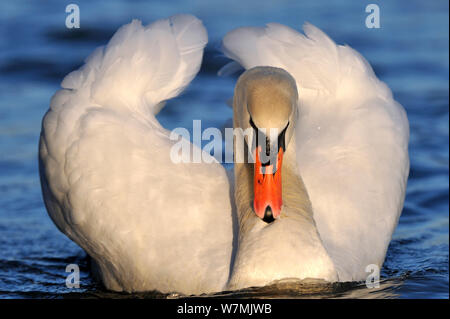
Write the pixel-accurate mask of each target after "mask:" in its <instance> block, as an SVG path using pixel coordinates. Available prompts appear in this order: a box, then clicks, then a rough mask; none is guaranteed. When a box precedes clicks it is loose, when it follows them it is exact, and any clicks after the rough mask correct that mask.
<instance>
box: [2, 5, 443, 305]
mask: <svg viewBox="0 0 450 319" xmlns="http://www.w3.org/2000/svg"><path fill="white" fill-rule="evenodd" d="M77 3H78V4H79V6H80V10H81V29H80V30H78V31H73V30H68V29H66V28H65V26H64V21H65V18H66V14H65V5H66V3H65V2H64V1H63V2H61V1H59V2H57V1H46V2H45V3H39V2H37V1H9V2H2V3H1V4H0V97H1V98H0V298H36V297H38V298H57V297H66V298H73V297H76V298H77V297H86V298H91V297H94V298H96V297H114V298H116V297H118V298H122V297H123V298H129V297H138V298H145V297H160V298H165V297H177V296H172V295H169V296H166V295H161V294H158V293H157V292H148V293H144V294H136V295H127V294H116V293H111V292H107V291H105V290H104V289H103V288H102V287H101V286H100V285H98V284H97V283H95V282H94V281H93V279H92V278H91V276H90V273H89V260H88V259H87V257H86V256H85V254H84V252H83V251H82V250H81V249H80V248H79V247H78V246H76V245H75V244H74V243H72V242H71V241H70V240H69V239H67V238H66V237H65V236H64V235H62V234H61V233H59V232H58V230H57V229H56V227H55V226H54V225H53V223H52V222H51V221H50V219H49V218H48V216H47V213H46V211H45V207H44V204H43V201H42V198H41V190H40V184H39V176H38V167H37V144H38V136H39V132H40V125H41V118H42V116H43V114H44V113H45V111H46V110H47V108H48V104H49V99H50V97H51V96H52V94H53V93H54V92H55V91H56V90H57V89H58V87H59V83H60V81H61V80H62V78H63V76H64V75H65V74H67V73H68V72H69V71H71V70H73V69H74V68H76V67H78V66H79V65H80V64H81V62H82V60H83V59H84V58H85V57H86V56H87V55H88V54H89V53H90V52H91V51H92V50H93V49H94V48H95V47H97V46H98V45H101V44H105V43H106V41H107V40H108V39H109V38H110V36H111V35H112V34H113V33H114V31H115V30H116V29H117V28H118V27H119V26H120V25H122V24H124V23H127V22H129V21H130V20H131V18H133V17H134V18H140V19H141V20H143V21H144V22H149V21H153V20H155V19H158V18H162V17H166V16H169V15H172V14H175V13H179V12H190V13H193V14H195V15H196V16H198V17H199V18H200V19H202V20H203V22H204V23H205V25H206V27H207V28H208V32H209V38H210V43H209V45H208V48H207V52H206V54H205V59H204V64H203V67H202V70H201V73H200V74H199V76H198V77H197V78H196V79H195V80H194V82H193V83H192V85H191V86H190V87H189V89H188V90H187V91H186V93H185V94H184V95H183V96H181V97H179V98H177V99H175V100H172V101H170V102H169V103H168V105H167V106H166V108H165V109H164V110H163V111H162V113H161V114H160V115H159V120H160V121H161V122H162V124H163V125H164V126H166V127H167V128H169V129H172V128H175V127H179V126H184V127H187V128H190V127H191V126H192V120H194V119H201V120H202V125H203V126H204V127H210V126H211V127H223V126H226V125H227V124H228V123H229V121H230V119H231V110H230V109H229V108H228V107H227V106H226V105H225V103H224V101H225V100H227V99H228V98H229V97H231V95H232V90H233V86H234V83H235V79H234V78H217V77H216V75H215V73H216V71H217V70H218V69H219V68H220V66H221V65H223V63H225V61H226V60H225V59H224V58H222V57H220V56H218V54H217V52H216V51H215V48H216V47H217V45H218V43H219V41H220V38H221V37H222V36H223V35H224V34H225V33H226V32H227V31H228V30H231V29H232V28H235V27H238V26H244V25H263V24H264V23H267V22H280V23H284V24H287V25H289V26H291V27H294V28H297V29H299V28H300V27H301V25H302V23H303V22H304V21H309V22H311V23H313V24H315V25H317V26H318V27H320V28H322V29H323V30H324V31H325V32H327V33H328V34H329V35H330V36H331V37H332V38H333V39H334V40H335V41H337V42H338V43H341V44H342V43H347V44H349V45H350V46H352V47H354V48H355V49H356V50H358V51H359V52H361V53H362V54H363V55H364V56H365V57H366V58H367V59H368V60H369V62H370V63H371V64H372V66H373V67H374V69H375V72H376V73H377V75H378V76H379V77H380V78H381V79H382V80H383V81H385V82H386V83H387V84H388V85H389V86H390V87H391V89H392V90H393V92H394V95H395V97H396V99H397V100H398V101H399V102H400V103H401V104H402V105H403V106H404V107H405V108H406V110H407V113H408V117H409V121H410V124H411V141H410V157H411V173H410V177H409V182H408V189H407V195H406V202H405V208H404V210H403V213H402V216H401V218H400V222H399V225H398V228H397V230H396V231H395V233H394V236H393V240H392V242H391V245H390V247H389V250H388V253H387V257H386V262H385V264H384V267H383V269H382V279H383V280H382V282H381V285H380V288H377V289H367V288H366V287H365V286H364V285H361V284H334V285H325V286H324V285H317V284H315V283H314V282H313V283H299V284H298V283H297V284H292V283H280V284H279V285H277V286H276V287H264V288H259V289H247V290H244V291H240V292H223V293H221V294H217V295H214V296H213V297H223V296H226V297H236V298H241V297H246V298H249V297H250V298H251V297H268V298H277V297H289V298H295V297H308V298H321V297H325V298H330V297H333V298H348V297H362V298H387V297H389V298H448V297H449V286H448V252H449V244H448V243H449V237H448V230H449V225H448V219H449V218H448V217H449V215H448V208H449V192H448V185H449V166H448V164H449V161H448V160H449V156H448V154H449V148H448V145H449V139H448V136H449V135H448V133H449V129H448V128H449V126H448V120H449V107H448V85H449V82H448V79H449V71H448V70H449V67H448V2H447V1H429V2H423V1H408V2H400V1H385V2H383V3H382V4H380V12H381V27H382V28H381V29H367V28H366V27H365V25H364V20H365V17H366V13H365V11H364V9H365V4H364V3H363V2H361V1H359V2H355V1H346V2H344V1H339V2H334V1H332V2H327V4H325V3H323V2H320V3H319V2H317V3H316V2H314V3H313V2H311V3H307V2H306V1H304V2H303V1H302V2H300V1H265V0H254V1H239V0H237V1H224V2H223V3H222V4H220V3H216V2H214V3H213V2H211V1H207V0H204V1H193V2H189V4H187V2H184V1H170V5H169V4H168V3H169V2H168V1H167V3H166V2H161V3H158V2H156V1H137V2H132V3H126V2H125V1H93V0H90V1H77ZM183 104H187V105H190V113H189V114H188V115H187V116H186V115H185V114H184V109H183V107H182V105H183ZM228 125H229V124H228ZM71 263H76V264H79V265H80V268H81V287H80V289H68V288H66V286H65V278H66V275H67V273H66V272H65V267H66V265H68V264H71Z"/></svg>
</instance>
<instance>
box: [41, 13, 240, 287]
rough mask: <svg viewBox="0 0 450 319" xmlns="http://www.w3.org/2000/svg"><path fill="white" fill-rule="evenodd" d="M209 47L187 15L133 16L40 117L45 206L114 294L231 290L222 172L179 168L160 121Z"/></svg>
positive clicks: (225, 182)
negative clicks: (150, 19)
mask: <svg viewBox="0 0 450 319" xmlns="http://www.w3.org/2000/svg"><path fill="white" fill-rule="evenodd" d="M206 43H207V35H206V30H205V29H204V27H203V25H202V23H201V22H200V21H199V20H198V19H196V18H195V17H193V16H190V15H178V16H174V17H171V18H170V19H165V20H159V21H157V22H155V23H153V24H151V25H149V26H146V27H143V26H142V25H141V23H140V22H139V21H137V20H134V21H133V22H131V23H130V24H128V25H125V26H123V27H122V28H120V29H119V30H118V31H117V32H116V34H115V35H114V36H113V38H112V39H111V41H110V42H109V43H108V44H107V45H106V46H105V47H104V48H99V49H97V50H96V51H95V52H94V53H93V54H92V55H91V56H90V57H89V58H88V59H87V60H86V63H85V65H84V66H83V67H82V68H81V69H80V70H77V71H74V72H72V73H70V74H69V75H68V76H66V78H65V79H64V81H63V83H62V87H63V89H62V90H60V91H58V92H57V93H56V94H55V96H54V97H53V99H52V101H51V105H50V110H49V111H48V112H47V114H46V115H45V117H44V120H43V124H42V132H41V139H40V173H41V181H42V187H43V194H44V199H45V204H46V206H47V210H48V212H49V215H50V217H51V218H52V219H53V221H54V222H55V224H56V225H57V226H58V227H59V229H60V230H61V231H62V232H63V233H65V234H66V235H68V236H69V237H70V238H71V239H72V240H74V241H75V242H76V243H77V244H78V245H80V246H81V247H82V248H83V249H84V250H85V251H86V252H87V253H88V254H89V255H90V256H91V257H93V259H94V261H95V263H96V264H97V266H98V268H99V269H98V270H99V275H100V277H101V279H102V281H103V283H104V284H105V286H106V287H107V288H109V289H113V290H118V291H121V290H125V291H142V290H153V289H157V290H159V291H161V292H172V291H179V292H183V293H188V294H189V293H203V292H210V291H221V290H222V289H223V288H224V287H225V284H226V281H227V279H228V275H229V264H230V259H231V251H232V238H233V235H232V218H231V204H230V203H231V200H230V198H229V183H228V179H227V176H226V173H225V170H224V168H223V167H222V166H221V165H220V164H218V163H217V162H214V163H212V164H192V163H186V164H183V163H180V164H175V163H173V162H172V161H171V159H170V150H171V147H172V146H173V145H174V143H175V141H172V140H170V139H169V132H168V131H166V130H165V129H164V128H162V127H161V126H160V124H159V123H158V121H157V120H156V119H155V117H154V113H156V112H157V111H159V108H160V107H162V105H163V103H162V101H165V100H167V99H169V98H172V97H174V96H176V95H177V94H179V93H180V92H181V91H182V90H183V88H184V87H186V85H188V84H189V82H190V81H191V80H192V78H193V77H194V76H195V75H196V73H197V72H198V70H199V68H200V63H201V59H202V54H203V48H204V47H205V45H206ZM187 111H188V110H187ZM203 156H204V157H208V156H209V155H208V154H203ZM211 176H213V177H214V178H211Z"/></svg>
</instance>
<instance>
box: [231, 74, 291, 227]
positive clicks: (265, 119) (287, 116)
mask: <svg viewBox="0 0 450 319" xmlns="http://www.w3.org/2000/svg"><path fill="white" fill-rule="evenodd" d="M236 95H237V96H236ZM297 101H298V93H297V86H296V83H295V80H294V78H293V77H292V76H291V75H290V74H289V73H288V72H286V71H285V70H283V69H280V68H275V67H255V68H252V69H249V70H247V71H246V72H244V73H243V74H242V75H241V77H240V78H239V80H238V84H237V85H236V92H235V108H236V109H237V110H236V111H237V112H240V113H241V114H238V116H239V118H240V119H241V121H240V123H239V124H238V125H239V126H240V127H242V128H243V129H246V128H251V129H252V133H253V134H252V143H251V144H250V143H249V139H246V142H247V144H248V146H249V148H250V149H251V150H252V154H253V160H254V173H253V174H254V179H253V190H254V194H253V196H254V198H253V210H254V212H255V214H256V215H257V216H258V217H259V218H261V219H262V220H264V221H266V222H268V223H270V222H272V221H274V220H275V219H277V218H278V217H280V215H281V208H282V205H283V199H282V195H283V194H282V187H281V170H282V164H283V155H284V153H285V152H286V149H287V148H288V147H289V142H290V140H291V137H292V135H293V132H294V127H295V124H296V123H295V119H296V114H297V103H298V102H297Z"/></svg>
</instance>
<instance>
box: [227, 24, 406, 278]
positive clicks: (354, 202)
mask: <svg viewBox="0 0 450 319" xmlns="http://www.w3.org/2000/svg"><path fill="white" fill-rule="evenodd" d="M304 32H305V35H303V34H300V33H298V32H297V31H295V30H293V29H291V28H289V27H286V26H283V25H280V24H275V23H272V24H268V25H267V26H266V27H263V28H255V27H245V28H239V29H236V30H233V31H231V32H229V33H228V34H227V35H226V36H225V37H224V39H223V52H224V53H225V55H227V56H228V57H229V58H231V59H233V60H234V61H236V62H238V63H239V64H241V65H242V66H243V67H244V68H246V69H249V68H252V67H255V66H274V67H280V68H283V69H285V70H287V71H288V72H289V73H290V74H292V75H293V77H294V78H295V79H296V82H297V87H298V93H299V119H298V124H297V127H296V140H297V159H298V166H299V174H300V175H301V176H302V178H303V181H304V183H305V186H306V189H307V191H308V194H309V196H310V199H311V202H312V206H313V210H314V218H315V220H316V223H317V227H318V230H319V233H320V236H321V238H322V240H323V242H324V245H325V248H326V249H327V251H328V253H329V254H330V256H331V257H332V259H333V262H334V263H335V266H336V269H337V271H338V275H339V279H340V281H351V280H363V279H364V278H365V277H366V276H367V275H368V273H366V272H365V269H366V266H367V265H369V264H376V265H378V266H381V265H382V263H383V261H384V258H385V254H386V250H387V247H388V245H389V242H390V239H391V236H392V233H393V231H394V229H395V227H396V225H397V222H398V219H399V216H400V213H401V210H402V207H403V201H404V196H405V189H406V181H407V176H408V172H409V158H408V140H409V126H408V120H407V117H406V113H405V111H404V109H403V107H402V106H401V105H400V104H398V103H397V102H396V101H395V100H394V99H393V98H392V94H391V91H390V90H389V88H388V87H387V86H386V85H385V84H384V83H383V82H381V81H379V80H378V79H377V77H376V76H375V74H374V72H373V70H372V68H371V67H370V65H369V64H368V63H367V61H366V60H365V59H364V58H363V57H362V56H361V55H359V54H358V53H357V52H356V51H354V50H353V49H351V48H350V47H348V46H341V45H336V44H335V43H334V42H333V41H332V40H331V39H330V38H329V37H328V36H327V35H325V33H323V32H322V31H321V30H319V29H318V28H316V27H314V26H312V25H311V24H305V26H304Z"/></svg>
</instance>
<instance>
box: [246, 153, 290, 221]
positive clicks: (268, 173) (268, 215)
mask: <svg viewBox="0 0 450 319" xmlns="http://www.w3.org/2000/svg"><path fill="white" fill-rule="evenodd" d="M260 153H261V146H258V147H257V149H256V155H255V171H254V184H253V190H254V201H253V208H254V210H255V213H256V215H257V216H258V217H259V218H261V219H262V220H264V221H265V222H268V223H270V222H272V221H274V220H275V219H276V218H278V217H279V216H280V214H281V206H282V205H283V200H282V197H281V164H282V161H283V149H282V148H281V147H280V148H279V150H278V154H277V163H276V167H274V165H273V164H271V165H267V166H264V167H263V165H262V163H261V160H260Z"/></svg>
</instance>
